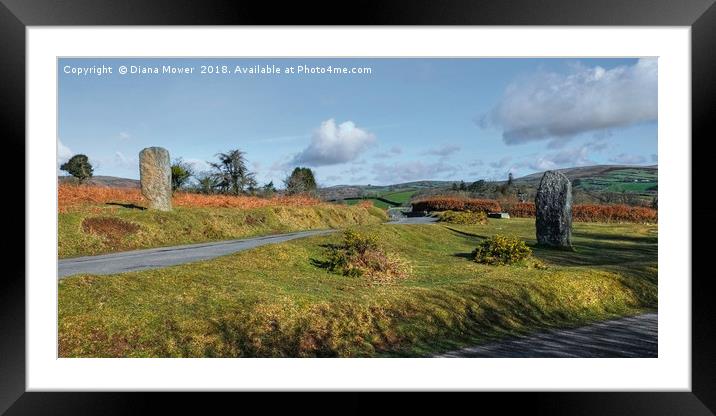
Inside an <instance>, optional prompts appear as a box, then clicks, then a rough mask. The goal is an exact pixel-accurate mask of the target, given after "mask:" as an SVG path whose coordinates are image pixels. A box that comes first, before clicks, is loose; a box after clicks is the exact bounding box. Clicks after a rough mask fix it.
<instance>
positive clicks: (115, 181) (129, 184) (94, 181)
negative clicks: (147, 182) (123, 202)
mask: <svg viewBox="0 0 716 416" xmlns="http://www.w3.org/2000/svg"><path fill="white" fill-rule="evenodd" d="M57 180H58V181H59V182H60V183H76V179H75V178H74V177H72V176H58V177H57ZM85 183H87V184H90V185H96V186H108V187H110V188H139V181H138V180H136V179H127V178H118V177H116V176H93V177H92V178H90V179H89V180H88V181H86V182H85Z"/></svg>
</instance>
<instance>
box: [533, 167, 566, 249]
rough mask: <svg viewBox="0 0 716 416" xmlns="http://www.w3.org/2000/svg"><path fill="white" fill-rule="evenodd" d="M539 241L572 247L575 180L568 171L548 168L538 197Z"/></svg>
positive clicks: (540, 242) (536, 200)
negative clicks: (571, 180) (568, 175)
mask: <svg viewBox="0 0 716 416" xmlns="http://www.w3.org/2000/svg"><path fill="white" fill-rule="evenodd" d="M535 210H536V214H537V215H536V221H535V222H536V226H537V242H538V243H539V244H542V245H546V246H552V247H559V248H567V249H571V248H572V183H571V182H570V181H569V179H567V177H566V176H564V174H562V173H560V172H554V171H550V170H548V171H547V172H545V173H544V176H542V181H540V184H539V189H537V196H536V197H535Z"/></svg>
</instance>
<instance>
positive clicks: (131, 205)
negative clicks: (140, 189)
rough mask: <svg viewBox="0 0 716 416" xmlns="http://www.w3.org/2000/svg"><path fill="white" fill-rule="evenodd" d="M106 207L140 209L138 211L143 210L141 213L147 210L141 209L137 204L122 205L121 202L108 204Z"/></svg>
mask: <svg viewBox="0 0 716 416" xmlns="http://www.w3.org/2000/svg"><path fill="white" fill-rule="evenodd" d="M106 205H114V206H118V207H123V208H129V209H138V210H141V211H144V210H146V208H144V207H140V206H139V205H135V204H122V203H120V202H107V204H106Z"/></svg>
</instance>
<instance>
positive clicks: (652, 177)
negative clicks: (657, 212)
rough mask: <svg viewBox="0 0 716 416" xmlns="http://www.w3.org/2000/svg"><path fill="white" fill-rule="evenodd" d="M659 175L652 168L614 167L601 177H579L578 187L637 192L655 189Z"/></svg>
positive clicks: (591, 189)
mask: <svg viewBox="0 0 716 416" xmlns="http://www.w3.org/2000/svg"><path fill="white" fill-rule="evenodd" d="M657 185H658V175H657V174H656V173H655V172H653V171H650V170H643V169H636V168H625V169H614V170H611V171H609V172H607V173H605V174H603V175H600V176H599V177H595V178H582V179H579V182H578V185H577V186H575V187H576V188H582V189H586V190H589V191H602V192H636V193H647V192H651V191H655V189H653V188H655V187H656V186H657Z"/></svg>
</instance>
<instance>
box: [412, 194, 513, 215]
mask: <svg viewBox="0 0 716 416" xmlns="http://www.w3.org/2000/svg"><path fill="white" fill-rule="evenodd" d="M412 205H413V211H415V212H417V211H473V212H499V211H501V210H502V208H501V207H500V204H499V203H498V202H497V201H494V200H491V199H474V198H458V197H432V198H425V199H420V200H418V201H415V202H413V203H412Z"/></svg>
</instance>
